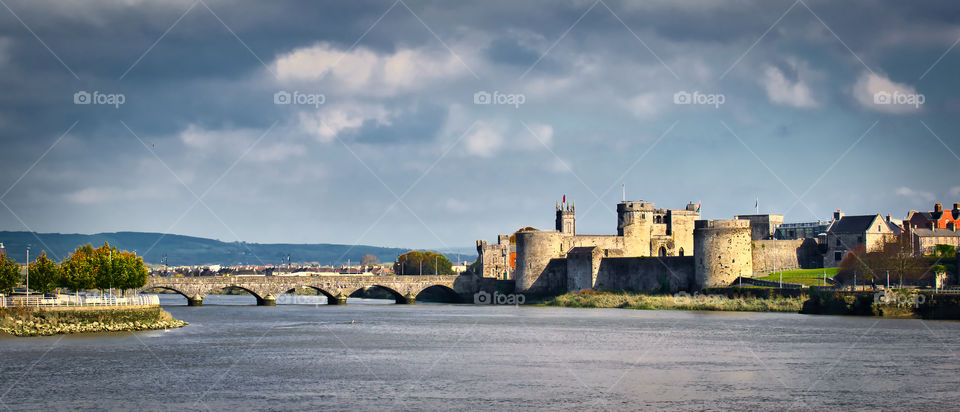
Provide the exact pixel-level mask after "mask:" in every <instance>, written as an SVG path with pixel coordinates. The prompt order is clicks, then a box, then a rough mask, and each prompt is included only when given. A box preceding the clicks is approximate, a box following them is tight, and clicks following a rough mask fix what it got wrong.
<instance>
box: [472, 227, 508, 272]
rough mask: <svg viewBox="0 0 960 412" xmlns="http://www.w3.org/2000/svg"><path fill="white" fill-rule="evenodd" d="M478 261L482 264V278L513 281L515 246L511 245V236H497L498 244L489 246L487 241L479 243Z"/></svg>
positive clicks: (479, 241)
mask: <svg viewBox="0 0 960 412" xmlns="http://www.w3.org/2000/svg"><path fill="white" fill-rule="evenodd" d="M477 255H478V257H477V261H478V262H480V268H479V272H480V276H482V277H485V278H493V279H513V269H514V264H515V263H514V262H515V259H516V253H515V246H513V245H511V241H510V236H509V235H499V236H497V243H494V244H492V245H490V244H487V241H486V240H478V241H477Z"/></svg>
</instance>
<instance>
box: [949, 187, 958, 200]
mask: <svg viewBox="0 0 960 412" xmlns="http://www.w3.org/2000/svg"><path fill="white" fill-rule="evenodd" d="M950 197H951V198H953V199H957V198H960V186H954V187H951V188H950Z"/></svg>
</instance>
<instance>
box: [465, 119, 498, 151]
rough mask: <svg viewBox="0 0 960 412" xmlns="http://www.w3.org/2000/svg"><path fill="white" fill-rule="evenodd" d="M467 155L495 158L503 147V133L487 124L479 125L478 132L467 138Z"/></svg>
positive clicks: (475, 131)
mask: <svg viewBox="0 0 960 412" xmlns="http://www.w3.org/2000/svg"><path fill="white" fill-rule="evenodd" d="M466 145H467V153H469V154H471V155H475V156H480V157H490V156H493V155H494V154H495V153H496V152H497V151H499V150H500V148H501V147H502V146H503V135H502V132H500V131H498V130H495V129H494V128H493V127H491V126H490V125H488V124H486V123H483V122H481V123H478V124H477V127H476V130H474V131H473V132H472V133H470V134H469V135H468V136H467V137H466Z"/></svg>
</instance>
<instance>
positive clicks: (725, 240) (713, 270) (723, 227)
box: [692, 219, 753, 289]
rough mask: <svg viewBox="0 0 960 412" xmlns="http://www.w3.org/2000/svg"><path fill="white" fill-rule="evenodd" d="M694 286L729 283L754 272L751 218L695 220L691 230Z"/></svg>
mask: <svg viewBox="0 0 960 412" xmlns="http://www.w3.org/2000/svg"><path fill="white" fill-rule="evenodd" d="M693 258H694V261H695V262H696V263H695V267H694V271H695V275H696V277H695V279H696V281H695V283H694V285H692V286H693V288H694V289H700V288H705V287H724V286H730V284H731V283H733V282H734V281H736V279H737V277H738V276H743V277H749V276H750V275H751V274H752V273H753V255H752V251H751V250H750V221H748V220H739V219H727V220H698V221H696V222H695V223H694V230H693Z"/></svg>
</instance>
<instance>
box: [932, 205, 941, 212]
mask: <svg viewBox="0 0 960 412" xmlns="http://www.w3.org/2000/svg"><path fill="white" fill-rule="evenodd" d="M933 211H934V212H938V213H939V212H942V211H943V205H942V204H940V203H935V204H934V205H933Z"/></svg>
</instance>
